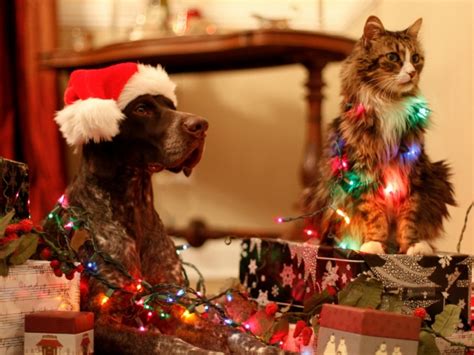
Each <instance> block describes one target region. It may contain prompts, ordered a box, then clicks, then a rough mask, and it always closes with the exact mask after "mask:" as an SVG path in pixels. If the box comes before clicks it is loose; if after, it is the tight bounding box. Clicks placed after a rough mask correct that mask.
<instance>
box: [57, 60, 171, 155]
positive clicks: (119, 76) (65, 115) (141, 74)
mask: <svg viewBox="0 0 474 355" xmlns="http://www.w3.org/2000/svg"><path fill="white" fill-rule="evenodd" d="M175 87H176V85H175V84H174V83H173V82H172V81H171V80H170V78H169V77H168V74H167V73H166V72H165V70H164V69H163V68H162V67H161V66H160V65H157V66H156V67H154V66H151V65H144V64H137V63H121V64H116V65H112V66H110V67H107V68H103V69H87V70H75V71H73V72H72V74H71V77H70V79H69V83H68V86H67V88H66V92H65V93H64V102H65V104H66V106H65V107H64V108H63V109H62V110H61V111H58V112H57V113H56V117H55V121H56V122H57V123H58V125H59V128H60V130H61V132H62V134H63V136H64V138H66V141H67V142H68V144H70V145H73V146H80V145H82V144H84V143H87V142H89V141H93V142H96V143H98V142H101V141H110V140H112V138H113V137H114V136H116V135H117V134H118V133H119V126H120V122H121V121H122V120H123V119H124V118H125V115H124V114H123V112H122V110H123V109H124V108H125V107H126V106H127V105H128V104H129V103H130V102H131V101H133V100H134V99H135V98H137V97H138V96H141V95H145V94H150V95H163V96H166V97H167V98H168V99H170V100H171V101H173V103H174V105H175V106H176V104H177V101H176V95H175V93H174V90H175Z"/></svg>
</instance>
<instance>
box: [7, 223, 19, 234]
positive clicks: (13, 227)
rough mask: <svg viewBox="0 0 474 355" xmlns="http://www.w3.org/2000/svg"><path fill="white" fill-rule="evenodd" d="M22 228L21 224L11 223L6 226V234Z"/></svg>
mask: <svg viewBox="0 0 474 355" xmlns="http://www.w3.org/2000/svg"><path fill="white" fill-rule="evenodd" d="M19 230H20V225H19V224H9V225H8V226H7V228H5V235H9V234H12V233H16V232H18V231H19Z"/></svg>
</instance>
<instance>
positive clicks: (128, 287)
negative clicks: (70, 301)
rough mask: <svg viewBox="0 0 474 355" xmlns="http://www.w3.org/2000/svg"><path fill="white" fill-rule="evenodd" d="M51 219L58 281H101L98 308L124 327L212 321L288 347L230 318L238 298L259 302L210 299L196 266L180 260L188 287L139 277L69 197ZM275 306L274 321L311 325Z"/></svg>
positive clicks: (229, 295)
mask: <svg viewBox="0 0 474 355" xmlns="http://www.w3.org/2000/svg"><path fill="white" fill-rule="evenodd" d="M48 220H49V221H52V222H53V223H54V227H55V229H56V230H57V231H58V233H57V234H56V235H51V233H48V234H46V233H44V234H43V237H44V239H45V243H46V245H47V248H48V249H49V251H48V252H46V253H42V254H43V255H47V256H49V257H52V256H54V257H57V258H56V259H53V260H52V261H51V262H50V264H51V267H52V268H53V270H54V273H55V274H56V276H59V277H61V276H63V275H65V276H66V278H68V279H72V278H73V277H74V274H75V273H76V272H77V273H82V274H83V275H84V276H86V277H87V278H94V279H96V280H97V281H99V282H100V283H101V284H102V285H104V286H105V288H106V291H105V292H103V293H102V294H100V295H99V297H98V299H97V300H96V303H97V304H98V305H99V306H100V307H101V308H103V309H104V311H109V310H111V311H112V312H113V310H114V309H118V310H119V312H120V313H121V314H127V319H122V323H123V324H127V325H131V326H134V327H136V328H137V329H139V330H140V331H143V332H145V331H147V330H148V329H150V327H153V326H156V322H161V323H162V322H166V321H167V320H170V318H174V319H178V320H179V321H181V322H183V323H185V324H190V325H195V324H197V323H198V322H199V319H205V318H207V319H212V321H213V322H218V323H220V324H223V325H226V326H229V327H232V328H236V329H239V330H240V331H242V332H245V333H247V334H250V335H251V336H254V337H256V338H257V339H258V340H259V341H262V342H264V343H265V344H267V345H280V346H282V345H283V342H282V341H281V340H278V342H277V341H275V339H274V338H273V337H271V338H269V339H267V338H264V337H262V336H260V335H259V334H257V333H256V329H258V328H259V326H258V325H257V323H258V322H259V321H258V319H256V318H255V319H253V318H252V319H245V320H242V319H241V320H240V321H239V322H237V321H235V320H234V319H233V318H232V317H231V316H230V315H229V313H228V310H227V306H228V305H229V303H231V302H232V301H233V300H234V299H235V298H236V297H240V298H241V299H244V300H247V301H248V302H253V303H254V301H249V300H248V299H247V297H246V296H245V295H244V294H242V293H241V292H240V290H237V289H234V288H229V289H227V290H225V291H223V292H221V293H219V294H217V295H215V296H212V297H208V296H207V295H206V287H205V282H204V277H203V275H202V274H201V273H200V271H199V270H198V269H197V268H196V267H195V266H194V265H192V264H190V263H188V262H185V261H183V260H181V257H180V260H181V264H182V265H183V267H182V270H181V271H182V274H183V278H184V284H183V285H178V284H172V283H160V284H157V285H151V284H149V283H148V282H147V281H146V280H143V279H137V278H134V277H133V276H132V275H131V274H130V273H129V272H128V270H127V269H126V268H125V267H124V266H123V265H122V264H121V263H120V262H118V261H117V260H115V259H114V258H112V257H111V256H110V255H109V254H107V253H105V252H103V251H101V250H100V249H99V248H98V246H97V245H96V243H95V241H94V238H92V237H89V236H91V234H90V233H91V231H90V228H89V226H88V225H87V222H86V221H87V214H86V213H85V212H84V211H83V210H81V209H79V208H77V207H72V206H69V204H68V201H67V199H66V197H65V196H61V198H60V199H59V200H58V203H57V205H56V206H55V208H54V209H53V210H52V211H51V213H50V214H49V215H48ZM84 233H85V234H84ZM87 233H89V236H87ZM48 237H49V238H51V239H49V238H48ZM78 240H79V242H78ZM188 247H189V246H188V245H187V244H184V245H181V246H177V247H176V253H177V254H178V255H179V254H180V253H182V252H183V251H184V250H186V249H187V248H188ZM43 251H44V249H43ZM102 262H103V263H104V264H106V265H108V266H112V267H113V268H114V269H115V270H117V271H119V272H120V273H121V274H122V275H123V276H124V277H125V279H126V280H128V282H127V283H126V284H125V285H123V286H120V285H118V284H115V283H112V282H110V281H109V280H108V279H107V278H106V277H104V275H103V274H102V271H101V266H100V265H101V263H102ZM185 267H187V268H191V269H193V270H194V271H195V272H196V273H197V274H198V276H199V278H198V281H197V283H196V288H192V287H191V286H190V281H189V278H188V274H187V271H186V269H185ZM223 300H224V301H223ZM225 302H227V303H225ZM272 305H273V306H274V307H276V309H275V310H272V311H271V312H272V313H271V316H272V317H274V321H275V322H277V321H279V320H280V319H282V318H283V317H293V318H295V317H296V318H297V319H301V318H302V317H303V316H304V317H305V319H306V321H305V322H307V321H309V317H308V315H307V314H305V315H303V316H299V315H298V314H296V313H295V314H293V312H285V313H281V314H280V313H279V314H278V316H276V315H275V313H276V311H277V306H276V304H272ZM267 308H268V306H267ZM125 310H126V312H125ZM260 312H261V311H260ZM263 312H264V313H265V312H267V314H270V313H269V311H268V310H267V309H265V310H264V311H263ZM285 319H286V318H285Z"/></svg>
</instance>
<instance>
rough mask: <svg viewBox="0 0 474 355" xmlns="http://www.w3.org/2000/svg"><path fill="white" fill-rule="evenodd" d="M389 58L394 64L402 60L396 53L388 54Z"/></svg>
mask: <svg viewBox="0 0 474 355" xmlns="http://www.w3.org/2000/svg"><path fill="white" fill-rule="evenodd" d="M387 58H388V60H390V61H392V62H398V61H399V60H400V57H399V56H398V54H397V53H395V52H390V53H388V54H387Z"/></svg>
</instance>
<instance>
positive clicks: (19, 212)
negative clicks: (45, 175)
mask: <svg viewBox="0 0 474 355" xmlns="http://www.w3.org/2000/svg"><path fill="white" fill-rule="evenodd" d="M29 185H30V183H29V177H28V166H27V165H26V164H23V163H20V162H17V161H13V160H8V159H5V158H2V157H0V216H3V215H5V214H6V213H7V212H8V211H9V210H11V209H12V208H14V209H15V212H16V213H15V216H14V218H17V219H23V218H29V217H30V209H29Z"/></svg>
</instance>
